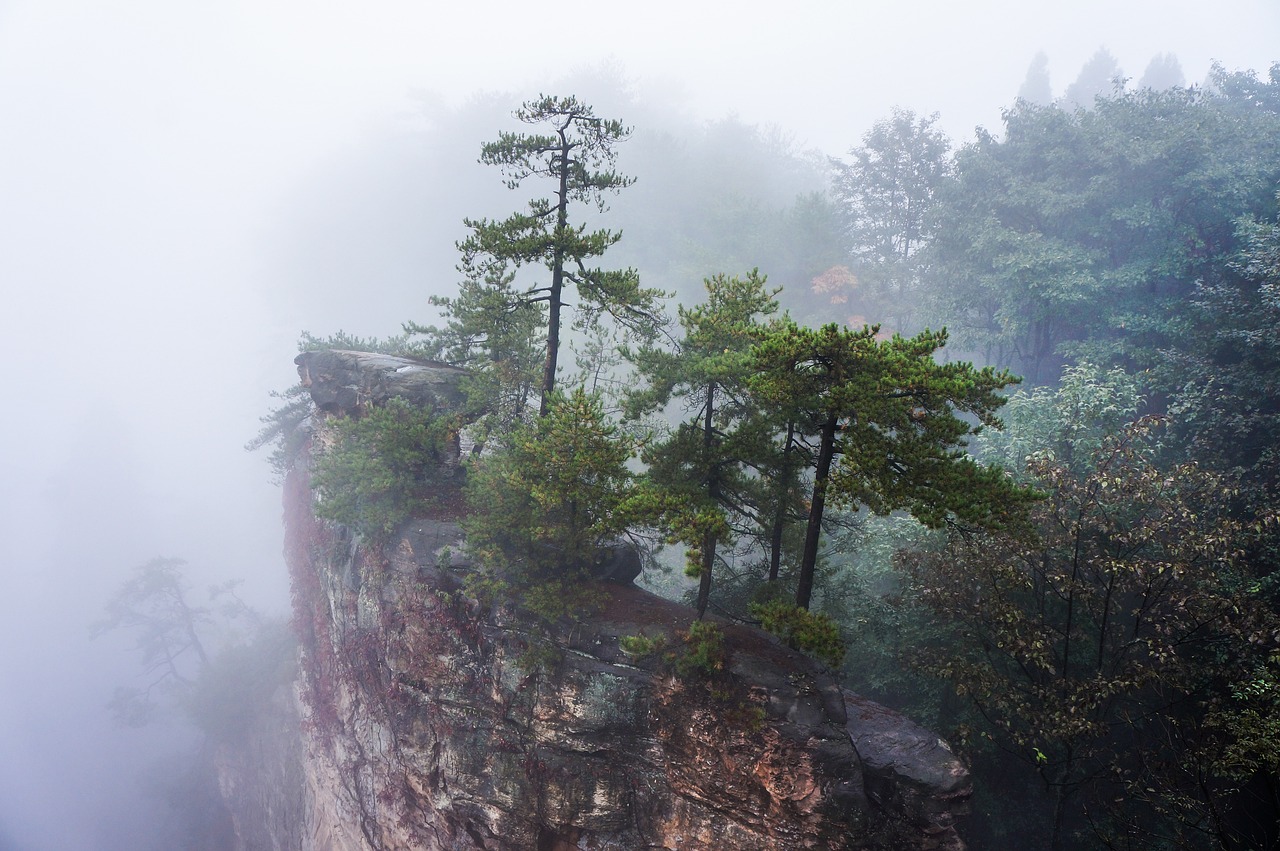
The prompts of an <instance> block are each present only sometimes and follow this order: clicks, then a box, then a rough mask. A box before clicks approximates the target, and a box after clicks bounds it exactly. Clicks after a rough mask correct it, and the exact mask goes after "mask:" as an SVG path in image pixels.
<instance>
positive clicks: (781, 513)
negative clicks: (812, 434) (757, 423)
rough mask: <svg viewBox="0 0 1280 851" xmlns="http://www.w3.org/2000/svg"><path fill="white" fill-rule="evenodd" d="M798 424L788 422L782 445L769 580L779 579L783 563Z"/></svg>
mask: <svg viewBox="0 0 1280 851" xmlns="http://www.w3.org/2000/svg"><path fill="white" fill-rule="evenodd" d="M795 434H796V424H795V423H794V422H788V423H787V442H786V443H785V444H783V446H782V472H781V475H779V476H778V490H777V499H778V504H777V505H776V506H775V507H774V511H773V529H772V530H771V532H770V535H769V581H770V582H777V581H778V572H779V569H780V567H781V565H782V533H783V531H784V530H785V529H786V525H787V495H788V494H787V492H788V491H789V490H790V485H791V482H790V480H789V477H790V473H791V465H790V462H789V459H788V456H789V455H790V454H791V453H792V452H793V451H794V448H793V447H792V445H791V442H792V441H793V440H795Z"/></svg>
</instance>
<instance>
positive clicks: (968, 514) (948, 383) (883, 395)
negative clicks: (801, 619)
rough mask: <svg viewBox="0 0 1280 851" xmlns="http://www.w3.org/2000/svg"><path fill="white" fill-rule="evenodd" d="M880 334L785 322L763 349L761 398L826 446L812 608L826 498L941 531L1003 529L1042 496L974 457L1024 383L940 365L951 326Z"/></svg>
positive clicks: (817, 488)
mask: <svg viewBox="0 0 1280 851" xmlns="http://www.w3.org/2000/svg"><path fill="white" fill-rule="evenodd" d="M878 330H879V329H878V328H876V327H871V326H864V327H863V328H861V329H858V330H854V329H849V328H841V327H839V326H837V325H834V324H832V325H826V326H824V327H822V328H821V329H817V330H814V329H810V328H801V327H799V326H797V325H795V324H794V323H791V322H789V321H783V322H778V323H776V324H775V326H773V327H772V329H771V331H770V333H769V335H768V337H767V338H766V339H765V340H764V341H763V342H762V343H761V344H760V345H759V346H758V347H757V348H756V350H755V361H754V365H755V368H756V370H757V374H756V375H755V376H754V377H753V379H752V385H751V386H752V390H753V393H754V394H755V396H756V398H757V399H759V400H760V403H761V404H763V405H766V406H769V407H771V408H773V409H774V410H777V411H779V412H781V413H780V416H779V419H780V420H786V421H790V422H794V423H796V424H797V427H798V429H799V431H800V432H801V434H802V435H803V436H804V437H807V438H809V439H810V440H812V441H814V442H816V446H813V448H812V449H811V451H810V453H809V458H810V463H811V465H812V466H813V468H814V484H813V495H812V498H811V500H810V505H811V509H810V515H809V526H808V529H807V531H806V538H805V549H804V554H803V556H802V560H801V564H800V582H799V587H798V589H797V592H796V603H797V605H799V606H801V607H802V608H806V609H807V608H808V607H809V602H810V596H811V594H812V585H813V574H814V570H815V567H816V564H817V556H818V543H819V538H820V535H821V523H822V518H823V514H824V511H825V507H826V501H827V499H828V497H830V498H831V499H832V501H833V503H834V504H836V505H845V506H865V507H866V508H868V509H869V510H871V511H873V512H875V513H878V514H886V513H888V512H890V511H894V510H899V509H905V510H907V511H910V512H911V514H912V515H913V516H915V517H916V518H917V519H918V520H920V522H922V523H924V524H925V525H927V526H941V525H944V524H945V523H946V522H948V521H949V520H950V519H953V518H955V519H958V520H960V521H962V522H965V523H973V524H986V525H998V524H1000V523H1002V522H1004V520H1005V518H1006V517H1007V516H1008V515H1009V514H1010V513H1011V512H1012V510H1013V509H1016V508H1017V507H1018V506H1019V505H1022V504H1025V503H1026V502H1027V501H1028V500H1029V499H1031V498H1033V496H1034V495H1033V494H1031V493H1029V492H1027V491H1026V490H1025V489H1023V488H1020V487H1017V486H1016V485H1014V483H1013V482H1012V480H1011V479H1009V478H1008V476H1006V475H1005V474H1004V473H1003V472H1002V471H1001V470H999V469H998V468H994V467H984V466H981V465H979V464H977V463H976V462H975V461H974V460H973V458H971V457H970V456H969V455H968V454H967V453H966V451H965V447H966V446H967V439H968V437H969V436H971V435H973V434H974V433H976V432H977V431H979V429H980V427H981V426H991V427H998V426H999V420H998V419H996V417H995V413H994V411H995V410H996V409H997V408H999V407H1000V405H1002V404H1004V398H1003V397H1002V396H1000V394H999V392H998V391H999V390H1001V389H1002V388H1004V387H1006V386H1007V385H1009V384H1011V383H1013V382H1015V381H1016V380H1017V379H1015V378H1014V377H1013V376H1012V375H1010V374H1009V373H1008V372H1006V371H1002V372H997V371H995V370H994V369H992V368H991V367H984V368H982V369H975V368H974V367H973V365H972V364H969V363H964V362H959V361H953V362H950V363H938V362H937V361H936V360H934V353H935V352H936V351H937V350H939V349H941V348H942V346H943V345H945V343H946V340H947V335H946V332H945V331H942V332H932V331H923V332H921V333H920V334H918V335H916V336H915V337H911V338H906V337H902V336H898V335H895V336H894V337H893V338H891V339H889V340H881V339H878V337H877V334H878ZM970 418H972V419H970ZM973 419H976V420H977V421H978V423H979V424H980V425H975V424H974V422H973ZM810 445H811V446H812V444H810Z"/></svg>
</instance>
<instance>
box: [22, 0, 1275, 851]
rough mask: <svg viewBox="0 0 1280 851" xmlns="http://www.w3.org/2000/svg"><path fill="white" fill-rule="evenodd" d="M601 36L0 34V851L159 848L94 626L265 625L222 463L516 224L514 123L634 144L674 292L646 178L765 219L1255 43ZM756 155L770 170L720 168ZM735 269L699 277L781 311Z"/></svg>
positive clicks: (69, 21)
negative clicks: (730, 276)
mask: <svg viewBox="0 0 1280 851" xmlns="http://www.w3.org/2000/svg"><path fill="white" fill-rule="evenodd" d="M606 8H610V7H606V6H601V5H600V4H596V3H585V2H574V3H570V4H567V6H562V8H561V11H560V12H559V13H558V14H557V15H555V16H551V15H546V14H544V10H541V9H535V8H534V7H530V6H528V5H527V4H525V5H521V4H515V3H507V2H502V3H498V4H472V5H471V6H470V7H469V8H468V7H466V4H463V5H462V7H460V8H458V9H455V10H453V11H450V12H447V13H440V14H439V15H438V14H436V13H434V12H433V7H432V6H431V4H414V3H409V2H379V3H375V4H360V5H356V4H326V5H324V6H323V7H320V6H316V5H315V4H304V3H297V2H286V0H280V2H276V0H267V2H255V3H248V2H234V3H223V4H213V5H210V6H205V7H201V8H196V7H194V6H189V5H188V4H175V3H165V2H159V0H155V2H149V1H148V0H128V2H125V3H114V4H95V3H81V2H71V0H66V1H65V2H64V0H40V2H34V0H11V2H0V114H2V115H3V119H2V120H0V287H3V293H4V297H3V302H2V305H3V309H0V355H2V359H3V363H4V365H5V370H4V374H5V377H6V380H5V387H4V398H5V404H4V415H3V417H2V418H0V445H2V446H3V447H4V451H3V452H0V494H2V502H0V565H3V571H4V593H3V594H0V631H2V633H0V648H2V649H0V681H2V682H3V687H2V688H0V851H11V850H12V851H45V849H48V851H55V850H56V851H67V849H85V851H97V849H103V851H107V850H108V849H110V851H114V850H115V849H122V851H123V849H129V851H138V849H151V848H154V849H170V848H174V847H179V846H177V845H175V844H174V843H175V842H177V841H180V840H177V839H175V836H181V834H182V833H183V831H184V830H187V829H188V827H187V823H186V822H183V821H181V820H180V818H179V817H178V816H175V815H174V810H173V807H172V806H171V804H172V801H166V796H165V794H164V792H165V790H169V791H170V792H171V791H172V790H173V789H174V788H175V785H176V782H175V780H174V779H173V778H174V772H176V771H178V770H179V769H177V768H175V767H174V765H175V760H176V759H177V757H176V756H175V755H178V754H181V753H183V752H184V749H185V748H189V747H191V746H192V740H193V734H192V733H191V732H190V731H189V730H187V729H186V727H185V726H184V724H183V722H182V721H181V720H180V719H179V718H177V717H162V718H160V719H158V720H157V721H156V722H154V723H153V724H151V725H149V726H146V727H143V728H139V729H126V728H121V727H119V726H117V725H116V724H114V723H113V721H112V719H111V717H110V716H109V714H108V712H107V709H106V704H107V701H108V700H109V699H110V696H111V693H112V691H113V689H114V688H115V687H116V686H118V685H121V684H126V685H127V684H131V683H132V684H135V685H145V682H142V678H143V674H142V673H141V672H140V667H139V664H138V659H137V658H136V657H135V655H133V654H132V653H131V651H130V649H129V645H130V639H129V637H128V636H127V635H125V634H119V633H108V634H107V635H104V636H102V637H99V638H96V639H94V638H91V637H90V627H91V624H92V623H93V622H94V621H95V620H97V619H98V618H99V617H100V616H101V614H102V611H103V607H104V605H105V603H106V601H107V600H108V598H109V597H110V595H111V593H112V591H113V590H114V589H115V588H116V587H118V586H119V585H120V583H121V582H122V581H123V580H124V579H126V578H127V577H128V576H129V574H130V571H131V570H133V569H134V568H135V567H137V566H138V565H140V564H143V563H145V562H146V561H148V560H149V559H152V558H154V557H157V556H168V557H176V558H181V559H185V560H187V562H188V563H189V565H190V569H191V571H192V578H193V584H194V586H195V590H194V592H193V593H195V594H197V595H201V594H203V591H202V589H203V588H204V587H205V586H206V585H208V584H210V583H214V582H219V581H222V580H226V579H240V580H243V585H242V586H241V594H242V596H243V597H244V598H245V599H246V601H248V602H249V603H250V604H251V605H253V606H254V607H256V608H258V609H259V610H261V611H263V612H268V613H275V614H281V615H283V613H284V612H285V611H286V609H287V600H288V588H287V581H286V576H285V572H284V569H283V566H282V564H281V558H280V555H279V553H280V531H279V516H280V507H279V495H278V490H277V488H276V487H275V486H274V485H273V484H272V483H271V481H270V479H271V474H270V470H269V469H268V468H267V465H266V463H265V460H264V458H263V457H262V454H257V455H254V454H250V453H248V452H246V451H245V450H244V448H243V447H244V444H245V442H246V441H248V440H249V439H250V438H252V437H253V435H254V433H255V432H256V431H257V428H258V418H259V417H260V416H261V415H262V414H264V413H265V412H266V410H267V408H268V406H269V404H270V399H269V397H268V394H269V392H270V391H272V390H282V389H284V388H286V387H287V386H289V385H290V384H291V383H293V382H294V380H295V373H294V368H293V364H292V358H293V355H294V353H295V351H296V348H295V344H296V341H297V338H298V335H299V333H300V332H301V331H303V330H307V331H311V332H313V333H316V334H318V335H327V334H330V333H332V332H335V331H338V330H340V329H341V330H345V331H347V332H350V333H353V334H359V335H386V334H393V333H396V332H397V331H398V330H399V327H400V323H401V322H403V321H406V320H411V319H413V320H419V321H429V320H431V319H432V318H433V317H432V315H431V313H430V308H429V307H428V305H427V297H428V296H429V295H432V294H448V293H450V292H451V291H452V287H453V286H454V284H455V283H456V278H457V274H456V272H455V270H454V265H455V263H456V262H457V255H456V251H455V249H454V243H455V241H456V240H458V239H459V238H461V237H462V235H463V231H464V229H463V226H462V218H463V217H464V216H482V215H501V214H505V213H506V212H509V211H510V210H512V209H515V208H516V206H517V204H519V203H522V200H521V199H517V198H516V197H514V196H512V195H511V194H509V193H507V192H506V190H505V189H504V188H503V187H502V186H501V184H500V182H499V180H498V179H497V176H496V175H495V174H493V173H488V172H486V170H485V169H484V168H483V167H482V166H480V165H478V164H477V163H476V155H477V154H478V151H479V146H480V144H481V143H482V142H484V141H487V140H489V139H492V138H494V136H495V135H496V132H497V130H498V129H501V128H506V127H510V120H509V115H510V111H511V109H512V108H513V107H514V106H515V105H516V104H517V103H519V102H520V101H521V100H523V99H525V98H528V97H532V96H534V95H536V94H537V93H539V92H548V93H562V94H576V95H578V96H579V97H580V98H581V99H582V100H584V101H586V102H588V103H591V104H593V105H594V106H595V107H596V111H597V113H598V114H600V115H603V116H608V117H618V118H621V119H622V120H624V121H625V122H627V123H629V124H631V125H634V127H635V135H634V138H633V140H632V141H630V142H628V143H627V145H624V146H623V148H622V149H621V151H620V163H619V165H620V167H621V169H622V170H623V171H625V172H627V173H630V174H633V175H635V176H636V177H637V178H638V182H637V184H636V187H635V188H634V190H630V191H629V192H628V193H626V194H624V195H623V196H622V197H620V198H619V199H618V200H617V202H616V203H615V204H614V213H613V215H615V216H616V217H617V221H619V222H622V223H623V224H624V225H625V226H626V228H627V236H626V237H625V238H624V240H623V242H622V243H621V244H620V246H619V250H618V254H617V257H618V258H619V260H620V262H628V263H634V264H635V265H636V266H638V268H639V271H640V273H641V275H642V277H643V276H645V275H646V274H649V275H651V276H652V278H653V280H651V281H649V282H650V283H653V284H654V285H658V286H664V287H668V288H673V289H681V288H686V287H695V286H696V285H697V282H698V280H700V278H701V277H702V276H704V275H707V274H710V273H712V272H716V271H722V270H721V269H720V268H696V263H692V262H690V263H686V264H685V265H682V266H672V265H670V264H667V265H664V264H663V262H662V259H661V258H662V256H663V254H664V251H665V246H664V245H663V244H661V243H655V242H654V240H658V239H662V238H665V237H666V236H669V232H668V231H667V230H665V229H664V228H663V227H662V226H661V221H662V220H663V218H664V216H665V215H667V214H668V213H669V212H670V211H669V210H664V205H665V204H667V203H669V201H670V199H669V198H668V197H667V196H666V195H665V194H664V192H663V188H664V187H667V186H671V185H672V183H673V181H683V180H686V179H693V178H694V177H696V178H697V179H705V180H709V181H710V180H720V181H722V183H725V184H731V183H734V182H738V183H740V184H741V187H742V191H743V193H745V194H746V195H748V196H750V197H758V198H760V199H762V203H765V202H767V203H777V204H781V205H786V204H788V203H790V202H791V200H792V199H794V197H795V196H796V195H798V194H802V193H808V192H821V191H824V190H825V189H826V181H827V175H826V172H825V171H824V165H823V164H824V162H825V160H824V159H823V158H824V157H825V156H838V155H840V154H841V153H843V152H844V151H845V150H846V149H848V148H849V147H850V146H852V145H854V144H856V143H857V142H858V140H859V139H860V137H861V136H862V134H863V133H864V132H865V131H866V130H867V128H869V127H870V126H871V125H872V124H873V123H874V122H875V121H877V120H879V119H881V118H883V117H884V116H885V115H886V114H888V112H889V110H890V109H891V108H892V107H893V106H895V105H899V106H904V107H907V108H910V109H913V110H916V111H917V112H919V113H922V114H928V113H931V112H933V111H937V112H939V113H940V125H941V126H942V127H943V128H944V129H945V130H946V132H947V133H948V134H949V135H950V136H951V137H952V139H954V140H957V141H964V140H966V139H968V138H970V137H971V136H972V134H973V130H974V128H975V127H977V126H980V125H981V126H986V127H989V128H992V129H993V130H996V129H998V127H999V121H1000V110H1001V109H1002V108H1003V107H1007V106H1008V105H1009V104H1011V103H1012V102H1013V99H1014V98H1015V97H1016V96H1018V94H1019V92H1020V88H1021V87H1023V86H1024V84H1026V83H1027V82H1028V70H1029V69H1033V70H1034V69H1036V68H1039V69H1041V70H1043V71H1045V72H1047V74H1048V82H1049V86H1050V90H1051V93H1052V96H1054V97H1060V96H1066V95H1067V94H1068V87H1069V86H1070V85H1071V84H1072V83H1073V82H1074V81H1076V80H1077V78H1078V77H1079V76H1080V75H1081V69H1082V68H1085V67H1086V65H1087V64H1088V63H1089V62H1090V61H1091V59H1093V58H1094V57H1095V56H1096V54H1097V53H1098V51H1099V50H1100V49H1101V48H1105V49H1106V50H1108V51H1109V52H1110V54H1111V55H1112V56H1113V57H1114V58H1115V60H1116V62H1117V63H1118V65H1119V67H1120V69H1121V70H1122V71H1123V74H1124V75H1125V76H1127V77H1130V78H1134V79H1137V78H1139V77H1141V76H1142V75H1143V73H1144V71H1146V70H1147V69H1148V68H1149V66H1150V65H1151V63H1152V60H1153V59H1155V58H1157V57H1161V56H1166V55H1168V54H1172V55H1174V56H1176V59H1177V63H1176V64H1177V68H1178V69H1179V70H1180V72H1181V73H1182V74H1183V75H1185V82H1187V83H1194V82H1196V81H1197V80H1200V79H1203V78H1204V75H1205V74H1206V73H1207V71H1208V69H1209V67H1210V63H1211V61H1213V60H1217V61H1220V62H1221V63H1222V64H1223V65H1224V66H1225V67H1226V68H1228V69H1230V70H1235V69H1246V68H1253V69H1258V70H1265V69H1266V68H1267V67H1268V65H1269V64H1270V62H1271V61H1272V60H1274V59H1276V58H1277V57H1276V56H1275V55H1273V54H1274V52H1275V45H1276V44H1277V43H1278V41H1277V37H1280V9H1278V8H1277V7H1276V6H1275V4H1274V3H1273V2H1271V0H1228V2H1226V3H1223V4H1218V5H1217V6H1215V7H1214V8H1213V10H1212V15H1213V17H1207V16H1208V15H1209V14H1210V10H1209V8H1208V7H1207V6H1205V5H1204V4H1202V3H1190V2H1176V3H1168V2H1162V3H1156V2H1140V3H1128V4H1123V5H1122V6H1118V5H1117V4H1114V3H1102V2H1096V0H1090V2H1077V3H1072V4H1064V6H1063V7H1062V8H1061V9H1060V10H1059V11H1057V12H1049V11H1045V10H1042V9H1041V8H1040V7H1039V6H1037V5H1036V4H1027V3H1014V2H986V3H980V4H951V3H920V2H918V3H914V4H908V5H904V4H900V3H888V2H883V3H876V4H871V3H858V4H852V3H851V4H833V3H827V4H816V3H802V4H799V7H798V9H796V10H793V11H791V12H788V13H785V14H786V16H784V12H783V7H782V6H780V5H778V4H755V5H750V4H749V5H746V6H744V5H743V4H704V5H696V4H695V5H690V4H679V3H667V2H658V3H646V4H642V5H638V6H636V7H635V8H634V9H619V10H617V11H612V10H611V11H608V12H605V11H603V10H604V9H606ZM1122 14H1123V15H1124V17H1121V15H1122ZM440 15H443V17H441V16H440ZM553 19H554V20H555V21H568V22H569V23H566V24H559V23H554V22H553ZM1041 52H1043V55H1044V57H1045V59H1044V60H1038V59H1037V56H1038V54H1040V53H1041ZM1038 62H1039V64H1037V63H1038ZM1156 70H1157V71H1159V68H1157V69H1156ZM1170 73H1173V72H1172V71H1171V72H1170ZM744 140H754V141H751V143H750V144H747V142H746V141H744ZM770 145H773V146H776V149H777V150H784V151H786V152H787V153H788V155H789V156H788V157H787V158H786V159H787V162H789V163H793V164H794V163H800V164H801V165H800V166H798V167H796V168H795V169H793V170H792V171H788V172H780V171H779V170H777V167H776V162H770V161H769V160H768V159H767V158H763V159H761V160H760V161H758V162H736V161H735V160H734V157H735V156H737V155H738V154H739V152H741V154H742V155H743V156H746V155H752V156H757V155H759V153H760V151H767V150H768V149H769V146H770ZM791 155H793V156H791ZM805 163H808V164H810V165H809V166H805V165H804V164H805ZM713 168H720V169H723V170H724V174H723V175H719V176H716V175H714V174H710V170H711V169H713ZM646 240H648V241H646ZM752 252H753V248H752V247H751V246H744V247H742V248H741V250H739V251H738V252H737V253H736V254H735V255H734V256H733V257H732V258H730V259H731V260H733V261H734V262H737V263H739V264H740V265H741V266H743V267H747V268H749V266H750V265H755V264H760V265H762V266H765V267H766V268H764V271H766V272H770V273H771V274H772V275H774V276H775V277H774V280H775V281H776V282H777V283H782V284H784V285H785V284H787V283H788V280H787V276H788V274H789V273H788V271H787V270H786V269H777V270H771V269H770V268H767V261H768V260H770V259H773V258H771V257H758V256H755V255H753V253H752ZM721 259H724V258H716V260H717V261H719V260H721ZM724 271H731V272H737V271H743V269H742V268H732V269H728V270H724ZM685 291H686V292H687V291H689V290H688V289H686V290H685ZM170 797H172V796H170Z"/></svg>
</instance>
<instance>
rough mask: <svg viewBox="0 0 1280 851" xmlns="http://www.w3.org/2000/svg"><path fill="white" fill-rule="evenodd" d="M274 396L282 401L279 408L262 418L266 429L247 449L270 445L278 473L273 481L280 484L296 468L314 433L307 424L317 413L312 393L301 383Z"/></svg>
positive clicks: (271, 457)
mask: <svg viewBox="0 0 1280 851" xmlns="http://www.w3.org/2000/svg"><path fill="white" fill-rule="evenodd" d="M271 398H273V399H276V400H279V401H278V403H277V404H276V406H275V407H273V408H272V409H271V411H270V412H269V413H268V414H266V415H265V416H263V417H260V418H259V422H261V423H262V428H260V429H259V430H258V433H257V435H256V436H254V438H253V440H250V441H249V442H248V443H246V444H245V445H244V448H245V449H247V450H249V451H250V452H253V451H255V450H258V449H261V448H262V447H264V446H268V445H270V446H271V447H272V448H271V455H270V457H269V458H268V459H267V463H269V464H270V465H271V471H272V473H274V479H273V481H274V482H275V484H280V483H282V482H283V481H284V477H285V475H286V474H287V473H288V472H289V471H290V470H291V469H293V465H294V462H295V461H296V460H297V458H298V454H299V453H300V452H301V451H302V447H303V444H305V443H306V441H307V438H308V437H309V436H310V434H311V432H310V430H309V429H307V428H306V427H305V426H306V425H307V423H309V422H310V420H311V417H312V415H313V414H314V413H315V405H313V404H312V403H311V394H309V393H308V392H307V389H306V388H305V387H303V386H302V385H301V384H295V385H293V386H292V387H290V388H289V389H288V390H285V391H284V392H279V391H274V390H273V391H272V392H271Z"/></svg>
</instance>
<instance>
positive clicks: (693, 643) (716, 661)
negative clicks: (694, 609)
mask: <svg viewBox="0 0 1280 851" xmlns="http://www.w3.org/2000/svg"><path fill="white" fill-rule="evenodd" d="M684 640H685V646H684V652H682V653H680V654H678V655H676V657H675V668H676V676H678V677H680V678H681V679H690V678H693V677H699V676H701V677H710V676H714V675H716V674H718V673H719V672H720V671H723V670H724V663H725V653H724V630H722V629H721V628H720V627H719V626H717V625H716V624H713V623H710V622H709V621H694V622H693V623H691V624H689V631H688V632H686V633H685V636H684Z"/></svg>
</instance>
